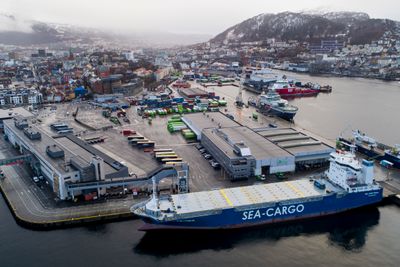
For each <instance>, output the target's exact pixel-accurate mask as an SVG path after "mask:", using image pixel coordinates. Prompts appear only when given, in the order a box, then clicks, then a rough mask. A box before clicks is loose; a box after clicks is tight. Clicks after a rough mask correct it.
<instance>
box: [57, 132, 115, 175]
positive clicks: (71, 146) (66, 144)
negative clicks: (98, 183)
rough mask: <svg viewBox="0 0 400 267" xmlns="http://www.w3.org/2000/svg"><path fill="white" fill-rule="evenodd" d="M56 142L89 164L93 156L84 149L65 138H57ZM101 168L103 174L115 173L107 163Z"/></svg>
mask: <svg viewBox="0 0 400 267" xmlns="http://www.w3.org/2000/svg"><path fill="white" fill-rule="evenodd" d="M57 141H58V142H59V143H60V144H62V145H63V146H64V147H68V150H70V151H71V152H72V153H74V154H75V155H77V156H79V157H80V158H82V159H84V160H85V161H87V162H91V161H92V158H93V156H94V155H93V154H92V153H90V152H89V151H87V150H86V149H84V148H82V147H81V146H79V145H78V144H76V143H74V142H73V141H71V140H70V139H68V138H67V137H60V138H57ZM103 166H104V171H105V174H109V173H114V172H115V170H114V168H112V167H111V166H110V165H108V164H107V163H105V164H104V165H103Z"/></svg>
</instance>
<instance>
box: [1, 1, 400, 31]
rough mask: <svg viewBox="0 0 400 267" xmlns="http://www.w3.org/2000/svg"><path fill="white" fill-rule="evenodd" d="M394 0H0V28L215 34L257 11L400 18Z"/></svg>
mask: <svg viewBox="0 0 400 267" xmlns="http://www.w3.org/2000/svg"><path fill="white" fill-rule="evenodd" d="M399 7H400V2H399V1H396V0H383V1H379V3H378V2H375V1H374V2H372V1H362V0H357V1H346V0H335V1H333V0H328V1H326V0H325V1H324V0H316V1H314V0H305V1H294V0H282V1H276V2H272V1H264V0H248V1H231V0H218V1H215V0H214V1H213V0H203V1H194V0H185V1H184V0H168V1H165V0H148V1H137V0H134V1H127V0H114V1H106V2H103V1H96V0H86V1H79V0H69V1H52V0H37V1H30V0H2V4H1V7H0V13H2V14H7V15H12V16H14V18H15V21H16V23H13V24H12V25H11V24H10V23H9V21H8V22H5V21H4V23H3V19H2V20H0V31H2V30H3V31H4V30H6V31H29V30H30V29H29V23H27V22H26V21H29V20H36V21H44V22H54V23H65V24H72V25H77V26H85V27H92V28H100V29H103V30H112V31H114V32H126V31H132V32H149V31H151V32H172V33H180V34H182V33H185V34H188V33H189V34H205V35H210V36H212V35H216V34H218V33H219V32H221V31H223V30H225V29H226V28H228V27H230V26H232V25H235V24H237V23H240V22H241V21H243V20H245V19H248V18H250V17H253V16H256V15H258V14H260V13H277V12H283V11H294V12H301V11H307V12H310V11H311V12H326V11H342V10H346V11H358V12H366V13H368V14H369V15H370V16H371V17H372V18H388V19H393V20H400V13H399V12H398V10H399Z"/></svg>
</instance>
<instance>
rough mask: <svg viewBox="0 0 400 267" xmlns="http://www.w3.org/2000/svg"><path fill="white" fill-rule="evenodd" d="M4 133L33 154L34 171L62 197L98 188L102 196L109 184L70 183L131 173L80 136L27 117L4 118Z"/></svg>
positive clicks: (21, 149) (31, 156)
mask: <svg viewBox="0 0 400 267" xmlns="http://www.w3.org/2000/svg"><path fill="white" fill-rule="evenodd" d="M4 133H5V136H6V138H7V139H8V140H9V142H10V143H11V144H13V146H14V147H15V148H17V149H18V150H19V152H20V153H21V154H24V155H28V156H29V157H28V158H29V163H30V165H31V167H32V169H33V171H34V172H35V173H36V174H37V175H42V176H43V177H44V178H45V179H46V180H47V181H48V183H49V184H50V186H51V187H52V189H53V191H54V193H55V195H56V196H57V197H58V198H59V199H61V200H65V199H73V198H74V197H75V196H78V195H82V194H87V193H94V192H95V193H97V195H98V196H100V195H101V194H104V193H105V188H96V189H92V190H90V192H89V191H85V190H74V191H71V190H69V189H68V185H70V184H78V183H81V182H92V181H105V180H107V179H112V178H118V177H127V176H128V174H129V172H128V168H127V167H126V166H123V165H121V164H115V163H116V161H115V160H113V159H112V158H110V157H109V156H107V155H105V154H104V153H102V152H100V151H98V150H97V149H95V148H93V147H91V146H89V145H87V144H85V143H84V142H83V141H82V140H80V139H78V138H77V137H75V136H73V135H65V136H59V137H57V138H56V137H52V136H50V135H49V134H48V133H47V132H45V131H43V130H42V129H40V128H39V127H37V126H36V125H35V124H33V123H31V121H29V120H27V119H26V118H22V117H18V118H15V119H13V120H6V121H4ZM117 163H118V162H117Z"/></svg>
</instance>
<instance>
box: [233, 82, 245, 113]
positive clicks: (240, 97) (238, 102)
mask: <svg viewBox="0 0 400 267" xmlns="http://www.w3.org/2000/svg"><path fill="white" fill-rule="evenodd" d="M235 104H236V106H237V107H240V108H241V107H243V105H244V103H243V82H242V80H240V81H239V93H238V95H237V96H236V101H235Z"/></svg>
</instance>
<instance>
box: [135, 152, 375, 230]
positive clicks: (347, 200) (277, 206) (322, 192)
mask: <svg viewBox="0 0 400 267" xmlns="http://www.w3.org/2000/svg"><path fill="white" fill-rule="evenodd" d="M153 186H154V185H153ZM381 200H382V188H381V187H380V185H379V184H377V183H376V182H375V180H374V178H373V162H371V161H367V160H363V161H362V162H359V161H358V160H357V159H356V157H355V155H354V153H353V152H347V151H336V152H333V153H332V154H331V155H330V166H329V169H328V171H326V172H325V174H324V175H322V176H321V177H320V178H318V179H300V180H295V181H286V182H278V183H270V184H258V185H252V186H244V187H236V188H226V189H220V190H212V191H205V192H195V193H186V194H178V195H171V196H165V197H159V196H158V195H157V193H156V191H155V190H153V197H152V198H151V199H150V200H149V201H147V202H144V203H142V204H139V205H136V206H133V207H132V208H131V211H132V212H133V213H135V214H136V215H138V216H139V217H141V218H142V219H143V220H144V222H145V225H144V226H143V227H141V228H140V229H139V230H142V231H154V230H184V229H187V230H211V229H230V228H243V227H251V226H257V225H263V224H273V223H279V222H285V221H293V220H300V219H306V218H312V217H321V216H325V215H330V214H335V213H340V212H344V211H347V210H351V209H355V208H360V207H363V206H368V205H373V204H376V203H378V202H380V201H381Z"/></svg>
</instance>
